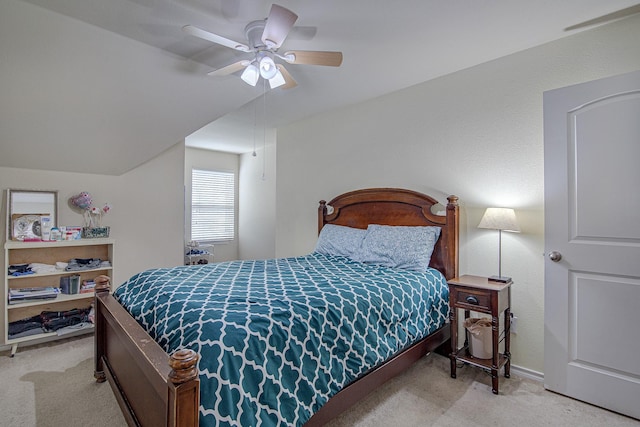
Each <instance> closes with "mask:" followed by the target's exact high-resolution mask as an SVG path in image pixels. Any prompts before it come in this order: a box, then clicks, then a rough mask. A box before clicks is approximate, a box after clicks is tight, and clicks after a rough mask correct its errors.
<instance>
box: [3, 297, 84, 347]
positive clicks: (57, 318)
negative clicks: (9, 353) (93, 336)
mask: <svg viewBox="0 0 640 427" xmlns="http://www.w3.org/2000/svg"><path fill="white" fill-rule="evenodd" d="M93 319H94V316H93V304H91V305H90V306H88V307H85V308H79V309H78V308H75V309H71V310H68V311H42V312H41V313H40V314H38V315H36V316H31V317H28V318H25V319H20V320H16V321H14V322H9V331H8V336H9V338H11V339H16V338H22V337H28V336H33V335H39V334H43V333H47V332H56V334H57V335H59V336H61V335H66V334H67V333H71V332H75V331H79V330H82V329H88V328H91V327H93Z"/></svg>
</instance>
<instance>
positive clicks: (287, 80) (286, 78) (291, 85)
mask: <svg viewBox="0 0 640 427" xmlns="http://www.w3.org/2000/svg"><path fill="white" fill-rule="evenodd" d="M276 67H278V70H280V73H282V77H284V81H285V84H283V85H282V86H280V87H281V88H282V89H291V88H294V87H296V86H298V83H297V82H296V81H295V80H294V79H293V77H291V74H289V72H288V71H287V69H286V68H284V66H283V65H281V64H277V65H276Z"/></svg>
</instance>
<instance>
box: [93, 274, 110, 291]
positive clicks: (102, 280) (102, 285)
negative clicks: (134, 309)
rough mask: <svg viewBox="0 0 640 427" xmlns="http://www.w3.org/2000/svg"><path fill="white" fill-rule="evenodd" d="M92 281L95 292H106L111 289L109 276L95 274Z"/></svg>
mask: <svg viewBox="0 0 640 427" xmlns="http://www.w3.org/2000/svg"><path fill="white" fill-rule="evenodd" d="M93 281H94V283H95V284H96V287H95V292H96V293H97V294H98V293H101V292H108V291H110V290H111V277H109V276H105V275H104V274H101V275H100V276H97V277H96V278H95V279H93Z"/></svg>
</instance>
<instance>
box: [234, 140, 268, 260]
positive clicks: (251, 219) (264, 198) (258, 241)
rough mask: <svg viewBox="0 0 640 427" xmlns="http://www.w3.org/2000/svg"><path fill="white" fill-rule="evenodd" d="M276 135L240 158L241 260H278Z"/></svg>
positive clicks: (239, 222)
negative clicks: (276, 240) (276, 257)
mask: <svg viewBox="0 0 640 427" xmlns="http://www.w3.org/2000/svg"><path fill="white" fill-rule="evenodd" d="M275 139H276V132H275V130H274V129H269V130H268V131H267V140H266V141H265V142H264V143H263V144H262V147H260V148H257V149H256V156H255V157H254V156H253V155H252V154H251V153H247V154H243V155H241V156H240V172H239V177H240V180H239V182H240V184H239V188H240V194H239V201H238V202H239V218H238V238H239V245H238V249H239V250H238V255H239V259H266V258H274V257H275V253H276V246H275V235H276V227H275V213H276V198H275V194H276V144H275Z"/></svg>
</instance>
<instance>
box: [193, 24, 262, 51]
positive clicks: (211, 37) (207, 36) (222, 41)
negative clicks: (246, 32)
mask: <svg viewBox="0 0 640 427" xmlns="http://www.w3.org/2000/svg"><path fill="white" fill-rule="evenodd" d="M182 31H184V32H185V33H187V34H190V35H192V36H195V37H198V38H201V39H203V40H207V41H210V42H213V43H217V44H219V45H222V46H226V47H230V48H231V49H235V50H239V51H241V52H251V49H249V46H247V45H246V44H242V43H238V42H236V41H233V40H230V39H227V38H225V37H222V36H219V35H217V34H213V33H210V32H209V31H205V30H201V29H200V28H198V27H194V26H193V25H185V26H184V27H182Z"/></svg>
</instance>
